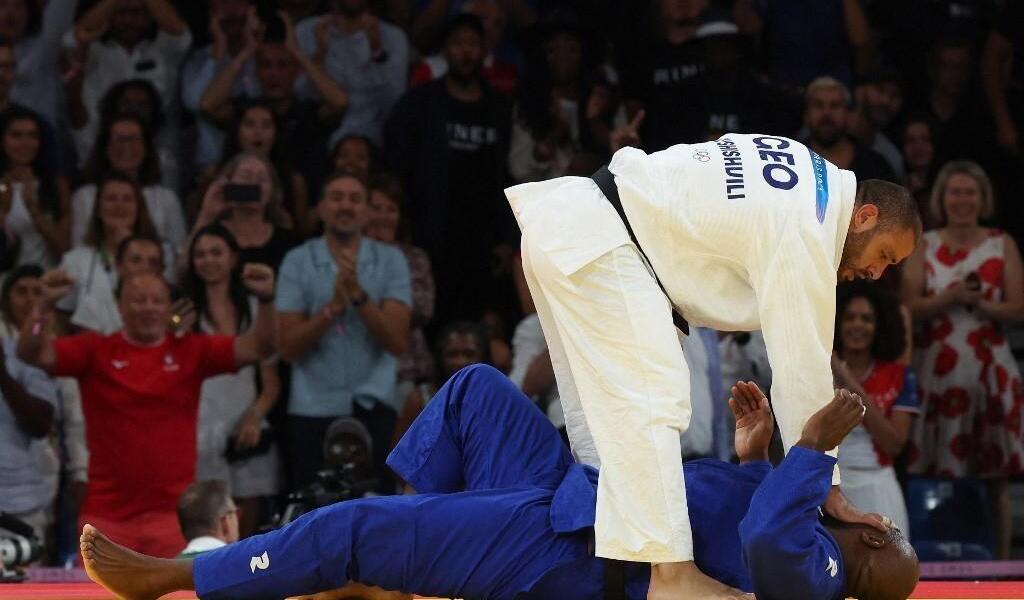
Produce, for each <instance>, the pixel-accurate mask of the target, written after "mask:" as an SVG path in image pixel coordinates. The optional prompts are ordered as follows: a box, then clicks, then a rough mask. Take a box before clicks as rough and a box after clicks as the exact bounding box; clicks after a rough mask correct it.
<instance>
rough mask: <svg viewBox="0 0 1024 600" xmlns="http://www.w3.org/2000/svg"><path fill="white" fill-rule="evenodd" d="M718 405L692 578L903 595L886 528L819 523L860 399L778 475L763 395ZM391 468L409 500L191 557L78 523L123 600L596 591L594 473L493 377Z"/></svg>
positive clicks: (325, 515) (642, 594)
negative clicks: (719, 429)
mask: <svg viewBox="0 0 1024 600" xmlns="http://www.w3.org/2000/svg"><path fill="white" fill-rule="evenodd" d="M729 404H730V407H731V408H732V410H733V412H734V414H735V416H736V451H737V455H738V456H739V457H740V459H741V464H739V465H733V464H730V463H726V462H722V461H715V460H699V461H693V462H688V463H686V464H685V465H684V466H683V468H684V469H685V477H686V481H687V486H686V492H687V501H688V503H689V508H690V516H691V522H692V523H693V536H694V549H695V551H696V563H697V565H698V566H699V567H700V569H701V570H702V571H703V572H704V573H706V574H708V575H709V576H711V577H713V578H715V579H717V580H718V581H721V582H723V583H727V584H729V585H731V586H733V587H735V588H737V589H740V590H744V591H746V592H753V594H755V595H756V597H757V598H758V599H759V600H801V599H807V600H839V599H842V598H845V597H847V596H853V597H856V598H860V599H861V600H893V599H899V600H904V599H906V598H907V597H908V596H909V595H910V593H911V591H912V590H913V588H914V586H915V585H916V583H917V578H918V563H917V558H916V556H915V554H914V551H913V549H912V548H911V547H910V544H909V543H907V541H906V540H905V539H904V538H903V536H902V534H901V533H900V532H899V530H898V529H896V528H894V527H893V528H890V529H889V531H888V533H886V534H883V533H881V532H879V531H878V530H876V529H873V528H870V527H867V526H864V525H851V524H842V523H826V524H823V523H822V521H821V519H820V513H819V506H821V504H822V503H823V502H824V501H825V498H826V496H827V495H828V493H829V488H830V486H831V483H832V468H833V466H835V462H836V461H835V459H834V458H832V457H830V456H828V455H826V454H825V451H827V450H831V449H832V448H834V447H836V446H837V445H838V444H839V442H840V441H841V440H842V438H843V437H845V436H846V434H847V433H849V432H850V430H852V429H853V428H854V427H855V426H856V425H857V424H858V423H859V422H860V420H861V417H862V414H863V404H862V403H861V401H860V399H859V398H858V397H857V396H856V395H853V394H850V393H849V392H846V391H844V390H840V391H839V392H837V393H836V396H835V397H834V399H833V400H832V401H831V402H830V403H829V404H827V405H826V406H825V408H823V409H822V410H820V411H819V412H818V413H816V414H815V415H814V416H812V417H811V418H810V420H808V422H807V424H806V426H805V427H804V430H803V436H802V438H801V440H800V441H799V442H798V443H797V444H796V446H794V447H793V448H792V450H791V451H790V453H789V455H788V456H787V457H786V458H785V459H784V460H783V461H782V462H781V463H780V464H779V466H778V467H776V468H774V469H772V467H771V465H770V464H769V463H768V462H767V449H768V444H769V441H770V439H771V435H772V430H773V428H774V421H773V419H772V416H771V411H770V409H769V407H768V401H767V399H766V398H765V397H764V395H763V394H762V393H761V392H760V390H759V389H757V387H756V386H755V385H753V384H746V383H739V384H737V386H736V387H735V388H733V398H732V399H730V401H729ZM622 443H629V440H622ZM388 464H389V465H390V466H391V468H392V469H394V470H395V472H396V473H398V474H399V475H400V476H401V477H403V478H404V479H405V480H406V481H407V482H408V483H409V484H410V485H411V486H412V487H413V488H415V489H416V491H417V492H418V494H417V495H406V496H387V497H378V498H367V499H361V500H352V501H348V502H342V503H339V504H335V505H332V506H327V507H324V508H321V509H319V510H316V511H313V512H310V513H308V514H306V515H304V516H302V517H301V518H299V519H298V520H296V521H294V522H292V523H290V524H289V525H287V526H285V527H283V528H281V529H279V530H276V531H273V532H270V533H267V534H263V535H257V536H254V537H250V538H247V539H244V540H242V541H240V542H238V543H235V544H231V545H229V546H227V547H225V548H221V549H218V550H214V551H211V552H209V553H207V554H203V555H200V556H198V557H196V558H194V559H190V560H189V559H186V560H165V559H157V558H150V557H147V556H143V555H140V554H137V553H134V552H132V551H130V550H127V549H125V548H122V547H121V546H118V545H117V544H114V543H113V542H111V541H110V540H108V539H107V538H106V537H104V536H103V535H102V534H101V533H100V532H99V531H97V530H96V529H94V528H92V527H91V526H88V525H87V526H86V527H85V529H84V531H83V534H82V538H81V549H82V555H83V559H84V563H85V566H86V569H87V571H88V572H89V575H90V576H91V577H92V578H93V580H94V581H96V582H98V583H100V584H102V585H104V586H106V587H107V588H108V589H110V590H111V591H113V592H115V593H117V594H119V595H121V596H122V597H125V598H129V599H132V600H134V599H146V600H148V599H155V598H157V597H159V596H161V595H163V594H166V593H169V592H172V591H176V590H180V589H194V590H195V591H196V592H197V593H198V595H199V597H200V598H201V599H202V600H214V599H228V598H230V599H235V600H239V599H248V598H284V597H289V596H296V595H302V594H313V593H317V592H323V591H326V590H334V589H337V588H341V587H343V586H345V585H346V584H347V583H349V582H358V583H360V584H364V585H368V586H378V587H380V588H383V589H385V590H401V591H405V592H411V593H416V594H421V595H427V596H443V597H446V598H465V599H467V600H476V599H495V600H505V599H508V600H511V599H513V598H516V599H520V600H551V599H559V600H576V599H579V600H594V599H598V598H602V597H603V596H604V593H605V590H604V589H603V588H604V585H605V567H606V562H605V561H604V560H603V559H600V558H596V557H595V556H594V552H593V524H594V507H595V504H596V494H597V472H595V471H594V470H593V469H592V468H590V467H586V466H582V465H579V464H576V463H574V462H573V459H572V457H571V455H570V453H569V450H568V449H567V448H566V447H565V445H564V444H563V442H562V440H561V438H560V437H559V435H558V433H557V431H556V430H555V428H554V427H553V426H552V425H551V424H550V423H549V422H548V421H547V420H546V419H545V418H544V417H543V415H542V414H541V413H540V411H538V410H537V409H536V408H535V407H534V406H533V405H532V404H531V403H530V401H529V400H528V399H527V398H526V397H525V396H523V395H522V394H521V393H520V392H519V390H517V389H516V388H515V386H513V385H512V383H511V382H510V381H509V380H508V379H506V378H505V377H504V376H503V375H502V374H501V373H499V372H498V371H496V370H494V369H493V368H491V367H487V366H483V365H474V366H471V367H467V368H465V369H463V370H461V371H459V372H458V373H456V375H455V376H454V377H452V379H451V380H449V381H448V383H446V384H445V385H444V387H442V388H441V390H440V391H439V392H438V393H437V395H436V396H435V397H434V398H433V400H431V402H430V403H429V404H428V405H427V407H426V409H425V410H424V412H423V413H422V414H421V415H420V416H419V418H418V419H417V420H416V422H415V423H414V425H413V426H412V428H411V429H410V430H409V431H408V433H407V434H406V435H405V437H403V438H402V440H401V441H400V442H399V444H398V446H397V447H396V448H395V450H394V451H393V452H392V453H391V456H390V457H389V459H388ZM611 492H612V493H614V490H611ZM623 571H624V574H625V577H624V581H625V588H626V597H627V598H629V599H630V600H639V599H643V598H646V597H647V591H648V580H649V576H650V565H649V564H641V563H625V565H624V570H623Z"/></svg>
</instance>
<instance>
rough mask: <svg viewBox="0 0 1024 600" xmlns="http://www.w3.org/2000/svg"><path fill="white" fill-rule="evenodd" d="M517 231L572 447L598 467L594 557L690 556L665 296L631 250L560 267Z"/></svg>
mask: <svg viewBox="0 0 1024 600" xmlns="http://www.w3.org/2000/svg"><path fill="white" fill-rule="evenodd" d="M536 242H537V240H536V239H535V238H534V236H531V234H530V232H529V231H528V230H524V232H523V241H522V250H523V271H524V272H525V274H526V281H527V283H528V285H529V287H530V293H531V294H532V296H533V299H534V302H535V303H536V306H537V315H538V317H539V318H540V322H541V326H542V327H543V329H544V337H545V338H546V340H547V344H548V350H549V352H550V355H551V364H552V366H553V367H554V372H555V379H556V380H557V383H558V391H559V394H560V397H561V401H562V406H563V408H564V411H565V421H566V430H567V432H568V435H569V440H570V442H571V444H572V450H573V454H574V455H575V456H576V458H577V460H579V461H580V462H582V463H585V464H589V465H593V466H595V467H599V468H600V473H601V477H600V483H599V485H598V491H597V513H596V523H595V534H596V554H597V556H600V557H603V558H612V559H618V560H629V561H636V562H649V563H662V562H680V561H689V560H693V540H692V535H691V532H690V522H689V517H688V515H687V508H686V490H685V487H684V481H683V471H682V458H681V453H680V442H679V436H680V434H681V433H682V432H683V431H684V430H685V429H686V427H687V425H688V423H689V420H690V377H689V372H688V370H687V367H686V361H685V359H684V357H683V351H682V348H681V346H680V343H679V338H678V335H677V333H676V328H675V327H674V325H673V323H672V314H671V307H670V305H669V302H668V299H667V298H666V297H665V295H664V294H663V293H662V291H661V288H659V287H658V284H657V282H656V281H655V280H654V277H653V276H652V275H651V272H650V271H649V270H648V269H647V266H646V264H645V263H644V261H643V259H642V258H641V257H640V254H639V253H638V252H637V250H636V247H635V246H633V245H632V244H629V243H627V244H626V245H622V246H619V247H616V248H614V249H612V250H610V251H608V252H606V253H604V254H602V255H600V256H599V257H597V258H596V259H594V260H592V261H590V262H588V263H587V264H585V265H583V266H582V267H580V268H579V269H577V270H575V271H574V272H572V273H569V274H566V273H565V272H564V270H563V269H560V268H558V267H557V266H556V264H555V263H554V262H552V260H551V257H550V256H549V255H548V252H546V251H545V250H544V248H542V247H541V245H540V244H538V243H536Z"/></svg>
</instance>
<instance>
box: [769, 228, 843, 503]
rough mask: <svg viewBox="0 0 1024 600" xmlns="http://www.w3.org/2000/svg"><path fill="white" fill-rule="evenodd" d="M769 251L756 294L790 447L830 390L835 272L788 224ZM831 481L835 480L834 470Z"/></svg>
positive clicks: (822, 253) (776, 402) (776, 405)
mask: <svg viewBox="0 0 1024 600" xmlns="http://www.w3.org/2000/svg"><path fill="white" fill-rule="evenodd" d="M769 251H770V255H769V258H768V261H767V262H766V263H765V264H764V266H763V272H762V274H761V277H760V278H759V283H758V285H756V287H755V292H756V293H757V303H758V311H759V316H760V320H761V331H762V333H763V335H764V341H765V347H766V348H767V350H768V360H769V361H770V362H771V366H772V388H771V392H772V407H773V408H774V410H775V416H776V418H777V419H778V422H779V427H780V431H781V433H782V442H783V444H784V445H785V447H786V448H787V449H788V448H789V447H790V446H792V445H793V444H795V443H796V441H797V440H799V439H800V432H801V430H802V429H803V426H804V423H806V422H807V419H808V418H809V417H810V416H811V415H812V414H814V413H815V412H817V411H818V410H819V409H821V408H822V407H823V406H825V404H827V403H828V402H829V401H830V400H832V396H833V394H834V390H833V387H832V363H831V357H832V337H833V335H834V327H835V315H836V272H835V267H834V265H833V263H832V260H830V259H829V258H828V257H827V256H826V253H825V250H824V249H823V248H822V247H820V246H818V245H817V244H816V243H815V240H813V239H808V238H807V237H804V236H803V235H801V231H800V227H799V226H798V225H792V226H789V227H786V229H785V231H784V232H783V234H782V236H781V238H780V239H779V242H778V246H777V247H776V248H773V249H770V250H769ZM830 454H831V455H832V456H836V451H835V450H833V451H832V452H831V453H830ZM833 483H834V484H836V485H838V483H839V470H838V469H836V472H835V474H834V475H833Z"/></svg>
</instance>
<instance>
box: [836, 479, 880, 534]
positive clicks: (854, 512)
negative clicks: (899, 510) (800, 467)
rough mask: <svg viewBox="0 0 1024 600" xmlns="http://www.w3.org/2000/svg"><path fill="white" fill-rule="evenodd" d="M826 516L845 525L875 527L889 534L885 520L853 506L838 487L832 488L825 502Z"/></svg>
mask: <svg viewBox="0 0 1024 600" xmlns="http://www.w3.org/2000/svg"><path fill="white" fill-rule="evenodd" d="M823 509H824V511H825V514H827V515H829V516H830V517H833V518H835V519H837V520H839V521H842V522H843V523H858V524H860V525H867V526H868V527H874V528H875V529H877V530H879V531H881V532H882V533H888V532H889V528H888V527H887V526H886V524H885V518H884V517H882V515H880V514H878V513H866V512H863V511H861V510H860V509H859V508H857V507H856V506H854V505H853V503H851V502H850V500H849V499H848V498H847V497H846V496H844V495H843V492H841V491H840V490H839V486H838V485H834V486H832V489H831V490H830V491H829V493H828V498H827V499H826V500H825V506H824V507H823Z"/></svg>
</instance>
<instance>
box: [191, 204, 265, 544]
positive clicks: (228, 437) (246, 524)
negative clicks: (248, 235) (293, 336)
mask: <svg viewBox="0 0 1024 600" xmlns="http://www.w3.org/2000/svg"><path fill="white" fill-rule="evenodd" d="M241 266H242V265H241V262H240V260H239V247H238V242H237V241H235V237H234V236H233V235H231V232H229V231H228V230H227V228H226V227H224V225H222V224H220V223H213V224H211V225H207V226H205V227H203V228H202V229H200V230H198V231H197V232H196V233H195V236H194V237H193V238H192V243H191V244H190V245H189V251H188V270H187V272H186V275H185V290H186V292H187V294H188V295H189V298H190V299H191V300H192V303H193V305H194V306H195V311H196V316H197V321H196V324H195V325H194V329H196V330H197V331H202V332H205V333H210V334H217V335H240V334H242V333H244V332H245V331H246V330H247V329H248V328H249V327H251V326H252V323H253V315H254V314H255V312H256V304H255V299H254V298H252V297H251V296H249V294H248V293H247V292H246V290H245V286H244V285H243V284H242V280H241V271H242V269H241ZM280 390H281V382H280V380H279V378H278V374H277V365H276V362H272V363H270V364H262V365H260V366H259V367H258V368H257V367H255V366H248V367H243V368H242V369H239V371H238V372H237V373H233V374H227V375H220V376H217V377H212V378H209V379H207V380H206V381H205V382H203V387H202V390H201V392H200V400H199V432H198V440H199V442H198V443H199V448H198V450H199V460H198V464H197V466H196V479H197V480H202V479H220V480H223V481H225V482H226V483H227V484H228V486H229V487H230V489H231V495H232V496H233V497H234V499H235V504H237V505H238V507H239V509H240V512H241V514H240V516H239V532H240V534H241V535H242V536H243V537H244V536H247V535H251V534H252V533H255V531H256V528H257V527H258V526H259V525H260V524H262V523H263V522H265V520H266V519H265V515H263V512H264V511H263V510H262V509H263V508H264V506H265V505H266V502H265V500H266V498H267V497H268V496H274V495H275V494H277V492H278V488H279V485H278V481H279V473H278V471H279V462H278V455H277V446H276V444H275V443H274V441H273V437H272V432H271V429H270V426H269V424H268V423H267V420H266V415H267V413H268V412H270V409H271V408H273V407H274V404H275V403H277V399H278V397H279V395H280Z"/></svg>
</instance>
